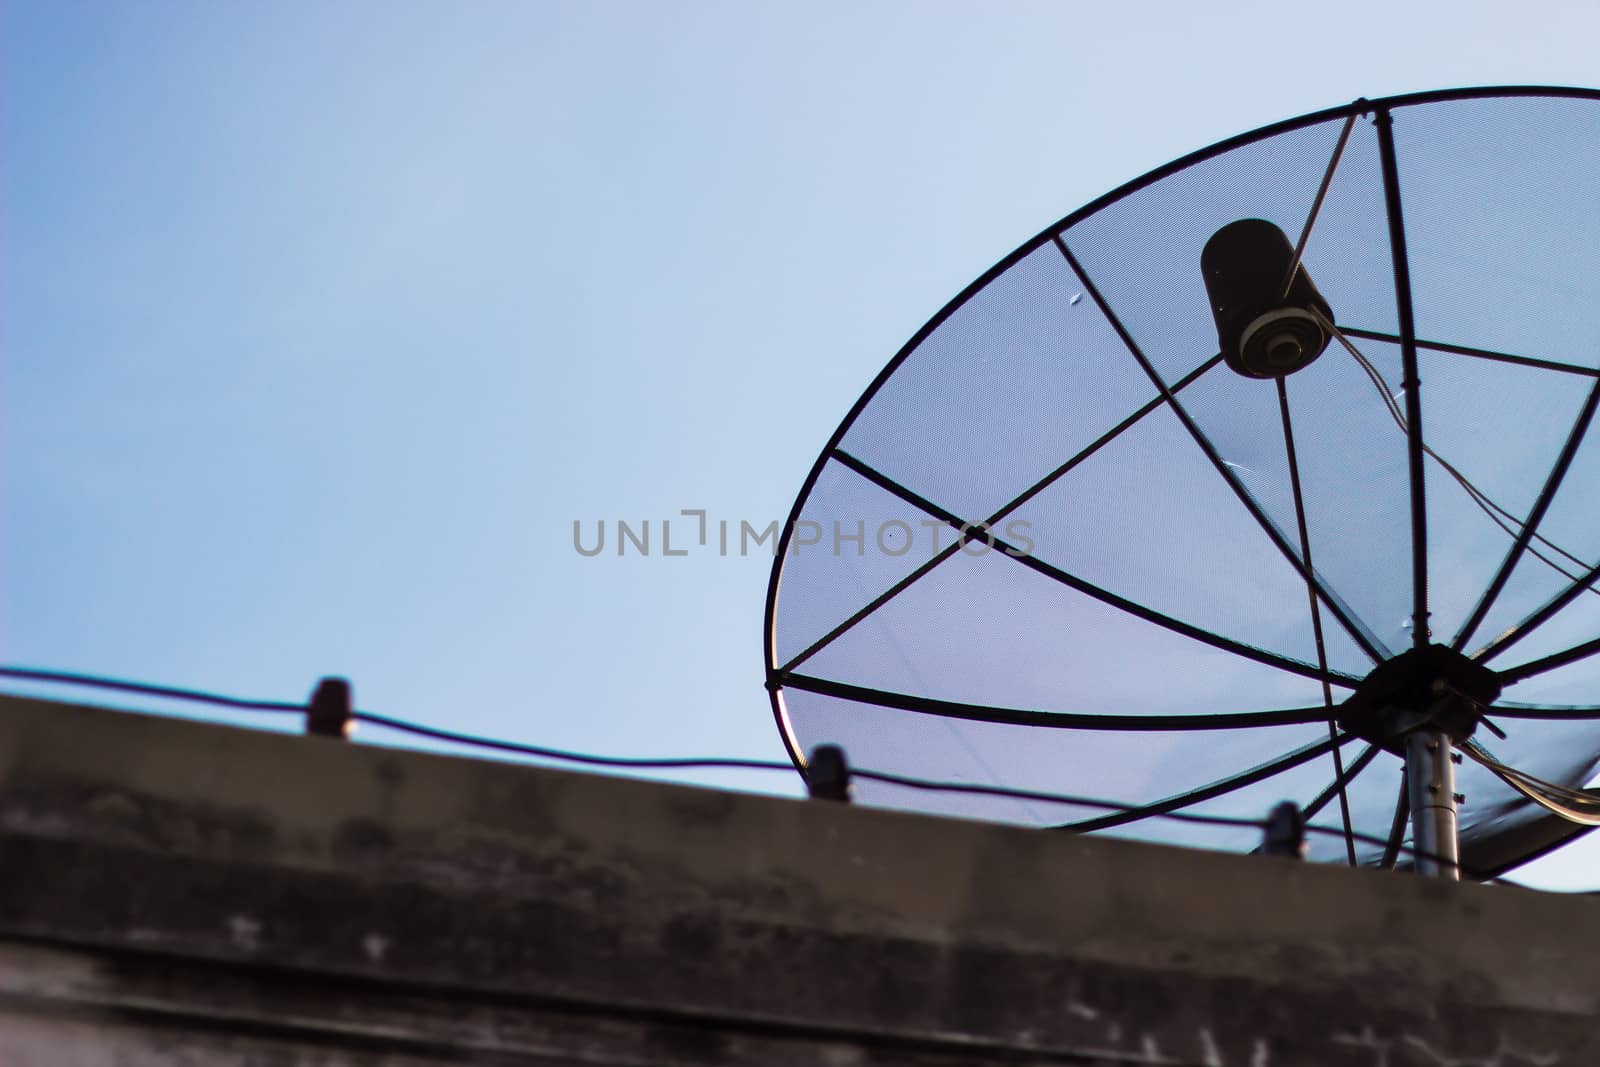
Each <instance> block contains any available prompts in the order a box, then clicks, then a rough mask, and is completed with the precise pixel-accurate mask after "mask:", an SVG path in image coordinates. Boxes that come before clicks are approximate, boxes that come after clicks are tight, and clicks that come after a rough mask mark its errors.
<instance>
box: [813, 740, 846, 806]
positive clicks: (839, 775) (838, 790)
mask: <svg viewBox="0 0 1600 1067" xmlns="http://www.w3.org/2000/svg"><path fill="white" fill-rule="evenodd" d="M806 789H807V790H808V791H809V792H810V794H811V799H812V800H833V801H837V802H839V803H841V804H848V803H850V793H851V789H852V787H851V785H850V761H849V760H847V759H846V758H845V755H844V749H842V748H840V747H839V746H838V745H818V746H817V747H816V748H814V749H812V750H811V758H810V759H809V760H807V761H806Z"/></svg>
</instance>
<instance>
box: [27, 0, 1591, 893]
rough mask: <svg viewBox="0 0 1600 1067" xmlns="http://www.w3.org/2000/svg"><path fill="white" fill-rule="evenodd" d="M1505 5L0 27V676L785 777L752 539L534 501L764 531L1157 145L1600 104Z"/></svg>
mask: <svg viewBox="0 0 1600 1067" xmlns="http://www.w3.org/2000/svg"><path fill="white" fill-rule="evenodd" d="M1508 10H1509V9H1507V8H1506V7H1505V6H1504V5H1491V4H1464V3H1451V4H1417V5H1406V6H1404V7H1399V6H1394V7H1391V6H1388V5H1378V4H1368V3H1355V4H1345V5H1341V6H1340V7H1339V8H1338V9H1337V10H1336V11H1334V10H1333V9H1328V10H1326V11H1324V12H1323V13H1322V17H1320V18H1315V19H1313V18H1312V17H1311V13H1312V9H1309V8H1306V9H1299V8H1292V7H1291V8H1286V7H1284V6H1283V5H1281V4H1272V5H1268V4H1252V5H1235V6H1232V7H1217V6H1209V5H1192V4H1176V3H1173V4H1167V5H1162V6H1159V7H1156V8H1150V7H1136V6H1128V7H1123V8H1114V7H1113V6H1112V5H1099V4H1096V5H1089V4H1077V3H1012V4H1006V5H977V4H966V5H954V4H927V3H919V4H914V5H913V4H911V3H909V2H902V3H892V4H891V3H848V4H846V3H831V4H818V3H808V4H783V5H777V4H774V5H754V4H733V3H729V4H711V3H694V4H679V5H668V4H654V3H649V4H646V3H636V4H620V3H613V4H593V3H585V4H558V3H541V2H527V3H516V4H491V3H480V4H472V5H445V4H415V3H412V4H378V3H375V2H364V3H351V2H347V3H335V4H312V3H288V2H284V3H272V4H264V3H263V4H255V5H215V4H199V3H196V4H183V3H170V2H162V3H150V4H140V5H116V4H109V3H70V2H69V3H59V2H50V3H45V2H37V3H7V4H5V5H4V7H3V11H4V15H3V19H4V21H3V25H0V48H3V65H4V70H3V77H4V98H3V109H4V112H3V124H4V125H3V137H4V145H3V148H4V151H3V155H0V168H3V169H0V181H3V199H0V211H3V217H0V225H3V231H0V240H3V249H4V261H3V270H4V275H3V288H0V300H3V307H0V314H3V320H0V331H3V334H0V342H3V361H0V389H3V400H0V404H3V408H0V417H3V422H0V492H3V512H0V538H3V539H0V552H3V556H0V564H3V570H0V582H3V586H0V606H3V616H0V651H3V659H4V660H5V661H6V662H8V663H22V664H28V665H33V666H45V667H53V668H59V669H65V670H81V671H90V672H96V673H106V674H113V675H120V676H126V677H133V678H139V679H145V680H151V681H160V682H167V683H171V684H179V685H189V686H196V687H207V688H215V689H219V690H223V691H226V692H232V693H240V694H248V695H252V696H259V697H265V698H277V699H289V700H294V699H300V698H302V697H303V696H304V695H305V694H306V693H307V692H309V690H310V688H311V686H312V685H313V683H314V682H315V680H316V678H317V677H318V676H320V675H323V674H343V675H346V676H348V677H350V678H351V679H352V680H353V681H354V684H355V687H356V693H357V697H358V701H359V703H360V704H361V705H362V706H363V707H368V708H370V709H372V710H375V711H379V712H383V713H387V714H392V715H397V716H402V717H407V718H412V719H418V720H423V721H426V722H430V723H434V724H438V725H441V726H445V727H448V728H454V729H459V730H465V731H475V732H482V733H489V734H494V735H498V736H504V737H511V738H515V739H518V740H523V741H526V742H530V743H537V744H547V745H555V746H564V747H571V748H579V749H587V750H598V751H605V752H610V753H619V754H659V753H671V754H688V753H702V752H711V753H718V754H726V755H745V756H752V757H767V758H779V759H781V758H782V749H781V746H780V744H779V741H778V738H777V735H776V732H775V730H774V728H773V726H772V722H771V717H770V713H769V711H768V706H767V701H766V697H765V694H764V693H763V691H762V688H761V681H762V676H761V660H760V640H761V632H760V629H761V610H762V600H763V594H764V589H765V583H766V576H767V569H768V566H769V564H770V559H768V558H764V557H761V556H759V555H752V556H749V557H745V558H739V557H737V556H730V557H728V558H721V557H719V556H717V555H715V554H712V553H704V552H701V553H693V554H691V555H690V556H687V557H683V558H673V559H667V558H663V557H661V556H660V555H659V554H653V555H652V556H651V557H650V558H628V559H618V558H616V557H615V556H613V555H611V554H609V553H607V554H602V555H601V556H598V557H595V558H592V559H589V558H584V557H582V556H580V555H579V554H578V553H576V552H575V551H574V550H573V546H572V523H573V521H574V520H579V521H582V522H584V523H585V524H586V527H587V528H590V529H592V527H593V524H594V523H595V522H597V521H598V520H600V519H602V518H604V519H607V520H609V521H611V522H614V521H615V520H617V519H619V518H621V519H627V520H629V521H639V520H644V519H651V520H654V521H655V522H657V523H658V522H659V520H660V519H661V518H663V517H667V516H675V515H677V514H678V513H679V511H680V510H681V509H685V508H704V509H707V510H708V512H709V513H710V515H711V517H712V518H713V519H716V518H727V519H730V520H734V521H737V520H739V519H747V520H749V521H751V522H752V523H755V524H757V525H764V524H765V523H766V522H768V521H770V520H773V519H779V518H782V517H783V515H784V514H786V512H787V510H788V508H789V506H790V504H791V503H792V501H793V498H794V495H795V493H796V492H797V490H798V488H799V486H800V483H801V480H802V479H803V477H804V476H805V473H806V471H807V470H808V468H809V467H810V465H811V463H812V461H813V459H814V458H815V456H816V454H817V452H818V451H819V450H820V449H821V447H822V445H823V443H824V442H825V441H826V439H827V437H828V435H829V434H830V433H831V431H832V430H833V428H834V427H835V426H836V425H837V423H838V422H839V420H840V418H841V417H842V416H843V415H844V413H845V411H846V410H847V409H848V407H849V405H850V404H851V402H852V401H853V400H854V399H855V397H856V396H857V395H858V394H859V393H860V391H861V389H862V388H863V387H864V386H865V385H866V384H867V382H868V381H869V380H870V379H871V377H872V376H873V375H874V374H875V373H876V372H877V370H878V369H879V367H881V366H882V364H883V363H884V362H885V361H887V359H888V358H889V357H890V356H891V355H892V354H893V353H894V351H895V350H896V349H897V348H899V346H900V345H901V344H902V343H903V342H904V341H905V339H906V338H907V337H909V336H910V335H911V334H912V333H913V332H914V331H915V330H916V329H917V328H918V327H919V326H920V325H921V324H922V323H923V322H924V321H925V320H926V319H927V318H928V317H929V316H930V315H931V314H933V313H934V312H935V311H937V310H938V308H939V307H940V306H941V305H942V304H943V303H944V302H945V301H946V300H948V299H949V298H950V297H951V296H953V295H954V294H955V293H956V292H958V291H959V290H960V289H961V288H962V287H963V286H964V285H966V284H967V283H968V282H969V281H970V280H971V279H972V278H974V277H976V276H977V275H978V274H980V273H981V272H982V271H983V270H984V269H986V268H987V267H988V266H989V265H990V264H991V263H993V262H994V261H995V260H997V259H999V258H1000V257H1001V256H1002V255H1004V254H1005V253H1006V252H1008V251H1009V250H1010V249H1012V248H1013V247H1015V246H1016V245H1017V244H1019V243H1020V242H1021V241H1023V240H1024V239H1026V238H1027V237H1029V236H1031V235H1032V234H1033V233H1035V232H1036V231H1038V230H1039V229H1040V228H1041V227H1042V226H1044V225H1045V224H1047V223H1048V222H1050V221H1052V220H1053V219H1055V218H1058V217H1060V216H1061V215H1064V214H1065V213H1066V212H1068V211H1069V210H1071V209H1073V208H1075V207H1077V206H1078V205H1080V204H1082V203H1084V202H1085V201H1087V200H1089V199H1091V198H1092V197H1094V196H1096V195H1098V194H1099V193H1101V192H1103V191H1105V190H1106V189H1109V188H1111V187H1113V186H1115V185H1117V184H1120V183H1121V182H1123V181H1125V180H1127V179H1129V178H1132V177H1134V176H1136V175H1138V174H1140V173H1142V172H1143V171H1145V170H1148V169H1149V168H1151V167H1153V166H1155V165H1158V164H1160V163H1162V162H1165V161H1166V160H1168V159H1170V158H1172V157H1174V156H1177V155H1180V154H1183V153H1186V152H1188V151H1190V150H1192V149H1194V148H1197V147H1200V146H1202V145H1205V144H1209V143H1211V142H1213V141H1215V140H1218V139H1220V138H1222V137H1224V136H1227V135H1229V134H1232V133H1235V132H1238V131H1241V130H1245V129H1249V128H1252V127H1255V126H1258V125H1261V124H1263V123H1266V122H1269V121H1272V120H1275V119H1278V118H1284V117H1288V116H1291V115H1295V114H1299V113H1302V112H1306V111H1311V110H1315V109H1319V108H1322V107H1326V106H1331V105H1333V104H1337V103H1342V102H1345V101H1348V100H1350V99H1353V98H1355V97H1357V96H1369V97H1370V96H1379V95H1386V94H1390V93H1396V92H1403V91H1409V90H1414V89H1426V88H1437V87H1446V86H1454V85H1469V84H1497V83H1523V82H1528V83H1543V84H1574V85H1594V84H1596V83H1600V63H1597V61H1596V59H1595V56H1594V51H1593V41H1594V40H1596V39H1597V38H1600V26H1597V25H1596V22H1597V20H1600V16H1597V13H1596V11H1595V9H1593V7H1592V6H1591V5H1586V4H1580V3H1576V2H1573V3H1566V4H1538V3H1533V4H1521V5H1518V6H1517V7H1516V8H1515V9H1514V10H1515V12H1516V17H1515V18H1513V17H1511V15H1509V14H1508ZM675 533H676V531H675ZM190 713H192V712H190ZM386 740H387V739H386ZM696 780H700V781H706V782H716V783H720V784H730V785H737V786H739V787H741V788H753V789H763V790H773V791H779V792H786V793H790V794H793V793H794V792H795V791H796V783H795V782H794V781H793V780H792V779H790V778H788V777H786V776H783V775H767V776H735V775H709V774H708V775H704V776H700V777H699V778H697V779H696ZM1597 863H1600V849H1597V848H1596V847H1594V846H1585V849H1583V850H1572V851H1571V853H1569V855H1568V856H1567V857H1565V858H1563V859H1560V860H1554V861H1550V862H1549V863H1547V864H1546V865H1545V866H1544V869H1543V873H1542V874H1540V875H1539V876H1538V878H1539V879H1542V880H1543V881H1545V882H1546V883H1548V884H1552V885H1595V884H1600V876H1597V873H1596V866H1597Z"/></svg>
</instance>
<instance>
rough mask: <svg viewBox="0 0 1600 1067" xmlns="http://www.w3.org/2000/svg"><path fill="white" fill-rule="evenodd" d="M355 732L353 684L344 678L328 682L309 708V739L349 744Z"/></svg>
mask: <svg viewBox="0 0 1600 1067" xmlns="http://www.w3.org/2000/svg"><path fill="white" fill-rule="evenodd" d="M354 729H355V719H354V717H353V709H352V706H351V701H350V683H349V681H347V680H346V679H344V678H324V679H322V681H320V682H318V683H317V690H316V692H314V693H312V694H311V700H310V702H309V703H308V704H307V705H306V736H307V737H331V738H333V739H334V740H336V741H348V740H349V739H350V734H351V732H352V731H353V730H354Z"/></svg>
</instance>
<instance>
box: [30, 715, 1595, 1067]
mask: <svg viewBox="0 0 1600 1067" xmlns="http://www.w3.org/2000/svg"><path fill="white" fill-rule="evenodd" d="M1597 1020H1600V904H1597V902H1596V901H1595V900H1593V899H1589V898H1566V897H1558V896H1552V895H1546V894H1538V893H1532V892H1525V891H1520V890H1514V889H1507V888H1502V887H1492V886H1475V885H1454V884H1445V883H1435V882H1428V881H1424V880H1420V879H1415V878H1410V877H1406V876H1400V875H1393V874H1384V873H1380V872H1371V871H1352V870H1347V869H1341V868H1334V867H1325V866H1313V865H1304V864H1298V863H1293V862H1290V861H1284V860H1267V859H1260V858H1252V857H1238V856H1226V855H1219V854H1212V853H1204V852H1195V851H1187V850H1180V849H1170V848H1161V847H1155V846H1148V845H1140V844H1133V843H1126V842H1119V841H1111V840H1101V839H1091V838H1083V837H1075V836H1068V835H1063V834H1056V833H1050V832H1041V831H1030V830H1025V829H1019V828H1013V827H1002V826H991V825H985V824H980V823H972V822H963V821H957V820H948V819H936V818H930V817H924V816H916V815H908V814H903V813H895V812H883V811H872V810H864V809H858V808H850V807H845V806H842V805H834V804H825V803H814V802H813V803H808V802H799V801H790V800H781V799H776V798H770V797H759V796H748V795H742V794H733V793H724V792H715V791H710V790H702V789H691V788H685V787H679V786H668V785H661V784H656V783H650V782H641V781H634V780H627V779H619V778H612V777H601V776H594V775H584V774H572V773H567V772H562V771H553V770H545V769H535V768H529V767H525V766H517V765H512V764H506V763H495V762H486V761H479V760H467V759H460V758H455V757H446V756H438V755H431V754H423V753H415V752H409V751H402V750H395V749H384V748H377V747H373V746H365V745H359V744H345V743H341V742H337V741H330V740H325V739H317V738H302V737H294V736H287V735H281V734H271V733H263V732H258V731H250V730H242V729H237V728H231V727H224V726H216V725H210V724H203V723H194V722H187V721H180V720H173V719H165V718H156V717H149V716H143V715H133V714H128V713H122V712H112V711H106V710H101V709H93V708H85V707H78V706H73V705H66V704H56V703H47V702H41V701H29V700H18V699H10V698H7V699H4V700H0V1050H5V1051H7V1052H8V1056H9V1058H8V1057H5V1056H0V1063H4V1064H6V1065H7V1067H10V1065H12V1064H26V1065H30V1067H31V1065H32V1064H50V1065H52V1067H54V1065H56V1064H67V1063H83V1064H86V1065H87V1064H94V1065H98V1064H102V1063H103V1064H108V1065H110V1064H116V1065H119V1067H120V1065H125V1064H126V1065H134V1064H141V1065H142V1064H146V1063H151V1064H153V1063H169V1062H193V1063H208V1064H209V1063H219V1064H229V1063H240V1064H245V1063H263V1064H265V1063H272V1064H278V1063H286V1064H312V1063H316V1064H368V1063H380V1062H381V1063H383V1064H385V1065H392V1064H407V1065H409V1064H413V1063H416V1064H424V1063H426V1064H432V1063H461V1062H471V1063H477V1062H484V1063H595V1064H613V1063H615V1064H622V1063H628V1064H673V1065H679V1064H762V1065H768V1064H771V1065H783V1064H789V1063H794V1064H801V1063H805V1064H837V1065H841V1067H842V1065H847V1064H880V1063H907V1064H929V1065H933V1064H958V1063H960V1064H970V1063H1076V1064H1173V1065H1189V1064H1193V1065H1207V1067H1279V1065H1307V1064H1330V1065H1349V1067H1410V1065H1413V1064H1415V1065H1427V1067H1446V1065H1448V1067H1522V1065H1539V1067H1555V1065H1563V1067H1565V1065H1572V1067H1594V1065H1595V1064H1600V1021H1597ZM7 1043H9V1046H10V1047H9V1049H7ZM182 1057H187V1058H182Z"/></svg>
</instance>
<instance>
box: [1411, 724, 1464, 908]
mask: <svg viewBox="0 0 1600 1067" xmlns="http://www.w3.org/2000/svg"><path fill="white" fill-rule="evenodd" d="M1406 786H1407V790H1408V792H1409V793H1410V799H1411V837H1412V841H1413V843H1414V844H1415V845H1416V848H1417V852H1418V853H1419V855H1418V856H1417V858H1416V870H1417V873H1418V874H1420V875H1423V876H1424V877H1427V878H1444V879H1447V880H1449V881H1452V882H1456V881H1460V880H1461V868H1460V867H1459V866H1458V865H1457V861H1458V860H1459V858H1460V844H1459V842H1458V840H1457V836H1456V771H1455V763H1454V761H1452V759H1451V750H1450V737H1449V735H1448V734H1446V733H1445V732H1444V731H1442V730H1417V731H1416V732H1414V733H1412V734H1411V735H1410V736H1409V737H1407V738H1406Z"/></svg>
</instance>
